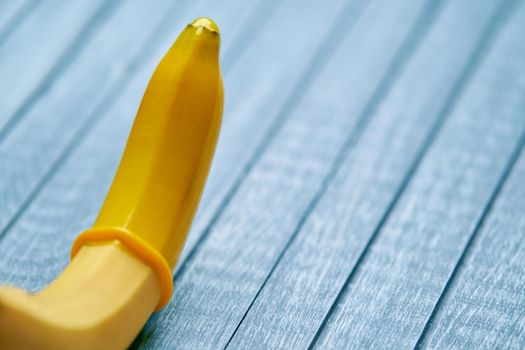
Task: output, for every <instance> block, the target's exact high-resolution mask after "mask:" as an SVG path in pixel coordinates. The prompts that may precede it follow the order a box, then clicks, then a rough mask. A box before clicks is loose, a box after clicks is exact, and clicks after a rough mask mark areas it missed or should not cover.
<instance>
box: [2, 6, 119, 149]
mask: <svg viewBox="0 0 525 350" xmlns="http://www.w3.org/2000/svg"><path fill="white" fill-rule="evenodd" d="M117 5H118V2H116V1H103V0H92V1H88V0H81V1H59V0H50V1H46V2H45V3H42V4H40V5H39V6H38V8H37V9H36V10H35V12H34V13H33V14H32V15H30V16H29V17H28V18H27V19H26V20H25V21H23V23H22V24H21V25H20V26H19V27H18V28H16V30H15V31H14V32H13V33H11V35H9V36H8V37H7V38H6V40H5V41H4V42H3V43H2V45H0V76H1V77H2V79H1V80H0V94H1V95H2V103H1V104H0V140H2V139H3V138H4V137H5V135H6V134H8V133H9V132H10V131H11V129H12V128H13V126H14V124H16V122H17V121H18V120H19V119H21V118H23V114H24V113H25V112H26V111H27V110H28V109H30V108H31V105H32V103H33V102H34V101H35V100H37V99H38V97H39V95H40V94H42V92H44V91H45V90H46V89H47V88H48V86H49V84H50V83H51V82H52V81H53V80H54V79H56V77H57V76H59V75H60V74H61V73H62V71H63V70H64V68H65V67H67V66H68V65H69V64H70V63H71V61H72V60H73V59H74V58H75V57H76V56H77V55H78V53H79V51H80V50H81V48H82V46H83V45H84V43H85V42H86V41H87V40H89V38H90V37H91V36H92V35H93V34H94V33H95V32H96V31H97V28H98V26H99V25H100V24H101V23H103V22H104V20H105V19H106V18H107V17H108V16H110V15H111V13H112V12H113V11H114V10H115V8H116V7H117Z"/></svg>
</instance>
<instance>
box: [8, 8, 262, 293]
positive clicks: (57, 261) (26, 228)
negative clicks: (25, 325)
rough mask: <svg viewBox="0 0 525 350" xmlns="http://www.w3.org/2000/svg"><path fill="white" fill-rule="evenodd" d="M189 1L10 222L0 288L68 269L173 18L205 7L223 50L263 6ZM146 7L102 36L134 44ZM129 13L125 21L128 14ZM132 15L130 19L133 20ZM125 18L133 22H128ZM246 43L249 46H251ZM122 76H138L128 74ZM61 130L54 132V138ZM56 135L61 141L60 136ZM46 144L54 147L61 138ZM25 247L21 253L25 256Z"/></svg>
mask: <svg viewBox="0 0 525 350" xmlns="http://www.w3.org/2000/svg"><path fill="white" fill-rule="evenodd" d="M266 3H267V2H266ZM188 4H191V5H192V6H188V7H185V8H184V10H185V12H181V8H180V7H179V6H175V7H173V8H172V9H171V10H170V11H168V12H167V13H166V15H165V16H164V20H163V21H162V22H163V23H161V25H159V27H157V29H155V30H154V32H153V33H151V35H150V37H153V38H161V43H159V42H157V43H156V44H155V45H154V46H153V47H151V45H150V42H148V43H145V44H144V45H142V47H141V48H138V51H141V52H142V51H146V52H147V55H146V56H144V57H141V59H140V60H138V61H139V62H133V61H132V62H130V64H132V65H139V66H141V67H142V68H140V70H139V71H136V72H134V73H136V74H135V76H134V78H133V80H132V82H130V84H128V85H127V86H126V89H125V91H124V92H123V93H122V94H120V95H118V94H115V95H111V97H112V98H114V99H115V103H114V104H113V105H112V106H108V105H107V104H102V107H98V108H95V109H97V110H98V109H100V116H99V120H100V121H99V122H98V123H91V124H90V125H91V128H93V129H94V130H93V132H92V133H89V131H90V129H89V130H85V129H79V130H80V131H79V133H78V134H79V135H80V136H79V135H77V136H78V139H76V138H75V137H73V139H74V140H76V141H75V143H74V144H73V145H68V146H66V147H65V153H63V154H62V155H61V156H60V158H59V160H58V163H55V165H53V167H54V168H55V170H54V172H52V173H51V174H49V175H47V176H46V178H47V179H48V181H51V183H50V184H49V186H41V187H40V190H41V191H42V192H38V191H37V193H36V194H35V195H34V196H33V197H34V198H35V199H36V201H34V202H32V201H30V202H29V203H27V204H26V205H24V207H23V208H22V209H23V210H22V211H21V212H20V213H19V214H18V215H17V216H16V217H15V221H13V225H12V226H10V227H8V230H7V232H6V234H5V236H4V237H3V239H2V240H0V264H2V265H3V266H4V267H5V266H10V268H9V269H4V268H0V281H1V282H2V283H11V284H14V285H18V286H20V287H24V288H27V289H29V290H38V289H41V288H42V287H44V286H45V285H47V284H48V283H49V282H51V281H52V280H53V279H54V278H55V277H56V275H57V274H58V273H59V272H60V271H61V270H62V269H63V268H64V266H65V264H67V261H68V258H67V256H68V251H69V249H70V247H71V244H72V240H73V239H74V237H75V236H76V235H78V233H79V232H80V231H81V230H83V229H85V228H86V227H90V226H91V224H92V221H93V219H94V217H95V215H96V214H97V212H98V210H99V208H100V206H101V203H102V201H103V199H104V196H105V194H106V192H107V188H108V187H109V184H110V181H111V180H112V178H113V176H114V173H115V170H116V166H117V164H118V161H119V160H120V156H121V153H122V149H123V146H124V143H125V140H126V137H127V135H128V132H129V128H130V127H131V122H132V120H133V117H134V114H135V112H136V109H137V106H138V103H139V102H140V99H141V97H142V94H143V92H144V88H145V85H146V83H147V81H148V80H149V78H150V76H151V73H152V69H153V67H154V65H155V64H156V63H157V62H158V60H159V57H160V56H161V55H162V54H163V53H164V52H165V50H166V49H167V47H168V46H170V45H171V44H172V42H173V38H174V37H175V36H176V34H178V32H179V31H180V30H181V27H182V25H181V23H178V22H177V21H174V18H177V16H179V18H184V20H183V21H184V22H182V23H187V20H189V19H193V18H195V16H197V14H199V13H202V12H203V9H206V12H207V14H209V15H211V16H212V17H214V18H217V19H218V22H219V23H224V25H223V26H222V31H223V32H226V33H231V35H229V36H227V38H224V39H223V40H224V41H225V44H226V46H227V47H230V48H232V49H236V48H237V47H238V45H237V44H232V43H231V42H230V41H231V40H234V38H236V37H238V35H236V33H235V30H245V28H242V27H239V23H241V24H242V23H244V24H245V25H246V26H253V23H254V21H249V18H250V17H251V16H252V15H257V16H261V11H260V10H261V8H260V6H259V5H258V4H257V3H254V2H251V3H246V2H245V1H243V0H238V1H236V2H233V1H230V2H229V4H230V5H231V6H232V7H224V6H222V5H221V3H218V2H215V1H211V0H210V1H201V2H198V3H197V2H194V1H192V2H188ZM143 5H144V3H143V2H142V1H136V2H134V3H133V4H132V3H130V4H129V5H128V4H126V6H131V8H130V9H129V11H128V12H126V11H125V8H123V9H122V12H121V13H120V14H118V15H117V16H120V17H119V18H120V20H116V19H115V21H116V22H115V26H116V27H113V26H112V25H110V23H108V26H109V27H108V28H106V29H105V30H103V31H102V32H101V36H108V35H117V36H118V35H122V36H125V35H124V34H123V33H121V32H120V30H124V31H126V33H127V35H130V34H133V36H131V37H129V38H128V39H126V40H129V39H135V40H136V38H137V37H136V36H134V34H135V33H133V32H129V28H127V25H132V26H136V24H137V23H138V22H139V21H145V20H146V19H142V20H138V19H137V18H136V16H139V17H144V16H145V14H147V13H148V10H146V9H143V8H142V9H141V8H140V6H143ZM137 6H139V7H137ZM157 9H158V8H157ZM137 10H138V11H137ZM239 10H242V11H241V12H242V13H243V14H244V15H240V14H239V13H238V11H239ZM152 11H154V9H153V8H152ZM125 13H127V14H128V16H125ZM131 14H133V16H131V17H129V15H131ZM122 16H124V17H122ZM116 18H117V17H116ZM122 21H125V22H128V24H127V25H125V23H123V22H122ZM142 23H143V24H145V23H144V22H142ZM118 28H120V29H118ZM117 29H118V30H117ZM137 30H143V26H137ZM123 39H124V38H123ZM96 41H97V40H94V42H96ZM146 41H148V40H146ZM105 42H106V41H105V40H103V41H102V43H105ZM102 43H101V44H102ZM243 44H244V45H247V44H248V42H244V43H243ZM93 45H94V44H93ZM96 48H98V47H97V46H94V47H93V50H94V51H92V50H91V48H89V49H87V50H86V52H93V53H94V54H97V55H104V54H103V53H102V52H99V50H95V49H96ZM136 49H137V48H136ZM120 53H122V47H121V48H120ZM103 60H104V58H103ZM81 61H82V60H81ZM144 61H145V62H144ZM88 66H89V65H87V64H82V65H81V66H80V67H79V70H80V69H81V68H84V69H86V67H88ZM136 69H138V68H136ZM88 72H89V70H88ZM124 72H126V73H127V74H131V73H133V71H132V72H130V71H129V70H125V69H124ZM68 84H71V83H68ZM71 89H73V87H71ZM49 98H50V97H48V98H46V100H47V99H49ZM63 131H64V130H61V131H57V132H55V134H59V132H63ZM55 136H56V137H60V135H55ZM49 142H50V144H52V145H54V144H55V143H57V142H59V140H54V141H49ZM79 146H80V148H78V147H79ZM13 151H14V150H13ZM33 153H34V152H33ZM63 163H65V165H64V164H63ZM13 164H14V163H13ZM63 165H64V166H63ZM55 172H57V174H56V175H55ZM26 176H30V175H26ZM40 190H39V191H40ZM22 247H24V249H23V251H20V250H19V249H21V248H22ZM39 259H43V260H44V261H45V263H44V264H41V263H40V260H39ZM15 266H16V268H15ZM18 267H19V268H18Z"/></svg>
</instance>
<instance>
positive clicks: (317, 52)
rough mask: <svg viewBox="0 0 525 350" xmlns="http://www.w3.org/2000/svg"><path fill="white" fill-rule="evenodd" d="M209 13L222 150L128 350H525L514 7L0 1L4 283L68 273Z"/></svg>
mask: <svg viewBox="0 0 525 350" xmlns="http://www.w3.org/2000/svg"><path fill="white" fill-rule="evenodd" d="M203 15H204V16H210V17H212V18H213V19H215V20H216V21H217V22H218V24H219V26H220V27H221V35H222V52H221V56H222V59H221V63H222V66H223V71H224V80H225V90H226V103H225V113H224V122H223V129H222V133H221V137H220V140H219V144H218V148H217V152H216V157H215V161H214V164H213V166H212V170H211V173H210V177H209V181H208V184H207V187H206V189H205V193H204V196H203V200H202V203H201V206H200V209H199V212H198V215H197V217H196V220H195V223H194V225H193V228H192V230H191V232H190V234H189V238H188V242H187V245H186V247H185V249H184V252H183V255H182V258H181V262H180V264H179V266H178V267H177V269H176V271H175V275H174V282H175V293H174V296H173V298H172V301H171V304H170V305H169V306H168V307H167V308H166V309H165V310H163V311H162V312H160V313H158V314H156V315H155V316H154V317H153V318H152V319H151V320H150V321H149V323H148V324H147V326H146V327H145V329H144V330H143V332H142V333H141V335H140V336H139V337H138V338H137V340H136V341H135V343H134V344H133V346H132V348H144V349H146V348H155V349H157V348H191V349H194V348H218V347H219V348H221V347H222V348H224V347H229V348H286V349H288V348H306V347H311V348H313V347H321V348H325V347H326V348H345V349H346V348H361V347H378V348H414V347H420V348H426V347H430V348H468V347H470V348H479V347H481V348H516V349H518V348H522V347H523V346H525V337H524V336H523V334H524V325H525V323H524V321H523V320H524V315H525V308H524V304H523V302H524V300H523V298H522V297H521V294H523V293H521V291H522V290H523V289H524V287H525V284H524V280H523V278H522V275H523V263H522V260H523V259H522V249H521V246H522V243H523V242H522V241H523V219H522V216H523V215H522V214H523V205H524V203H523V200H522V198H523V192H524V191H525V189H524V188H525V187H524V186H522V185H521V182H522V181H520V180H521V179H522V178H523V172H524V171H525V170H524V169H525V165H524V164H525V161H524V158H523V157H524V156H523V155H521V159H520V160H519V162H518V163H517V164H515V161H516V160H517V159H518V157H519V156H520V154H521V153H520V152H521V150H522V148H523V143H524V142H525V136H523V135H525V117H524V114H523V113H524V112H523V111H525V98H524V97H523V96H525V94H524V90H525V78H524V74H523V72H525V66H523V64H524V63H523V62H525V60H524V58H525V57H524V56H525V45H523V40H522V38H523V37H524V35H525V27H524V26H523V23H525V4H524V3H523V1H519V0H482V1H479V2H476V3H473V2H471V1H467V0H448V1H447V0H442V1H433V0H427V1H418V0H401V1H396V2H394V1H392V2H384V1H380V0H372V1H362V0H330V1H326V2H323V3H322V4H321V3H320V2H318V1H314V0H308V1H300V0H284V1H278V0H271V1H265V0H259V1H248V2H247V1H242V0H231V1H227V2H223V1H213V0H196V1H190V0H179V1H171V0H160V1H155V2H148V1H144V0H128V1H120V0H113V1H101V0H96V1H88V0H76V1H67V2H64V1H55V0H50V1H46V2H38V3H37V2H34V1H31V0H26V1H23V0H21V1H12V0H5V1H0V76H2V79H0V94H1V95H2V99H1V100H0V283H11V284H15V285H18V286H21V287H24V288H27V289H29V290H32V291H35V290H38V289H40V288H42V287H44V286H45V285H46V284H48V283H49V282H51V281H52V280H53V279H54V278H55V277H56V276H57V275H58V273H60V271H61V270H62V269H63V267H64V266H65V265H66V264H67V261H68V252H69V249H70V246H71V243H72V240H73V239H74V237H75V236H76V235H77V234H78V233H79V232H80V231H81V230H83V229H85V228H87V227H89V226H90V225H91V224H92V222H93V219H94V218H95V216H96V214H97V212H98V210H99V208H100V205H101V204H102V201H103V199H104V196H105V194H106V192H107V189H108V187H109V184H110V182H111V180H112V178H113V175H114V172H115V169H116V167H117V164H118V161H119V158H120V155H121V152H122V149H123V147H124V144H125V141H126V137H127V134H128V132H129V128H130V126H131V122H132V119H133V116H134V114H135V111H136V108H137V106H138V103H139V101H140V98H141V96H142V93H143V91H144V88H145V86H146V84H147V81H148V79H149V77H150V75H151V73H152V71H153V69H154V67H155V65H156V63H157V62H158V60H159V59H160V57H161V56H162V55H163V53H164V52H165V51H166V50H167V48H168V47H169V46H170V45H171V43H172V42H173V39H174V38H175V37H176V35H177V34H178V33H179V32H180V30H181V29H182V27H183V26H184V25H185V24H186V23H188V22H189V21H191V20H192V19H193V18H195V17H197V16H203ZM35 53H36V54H35ZM509 176H510V178H509Z"/></svg>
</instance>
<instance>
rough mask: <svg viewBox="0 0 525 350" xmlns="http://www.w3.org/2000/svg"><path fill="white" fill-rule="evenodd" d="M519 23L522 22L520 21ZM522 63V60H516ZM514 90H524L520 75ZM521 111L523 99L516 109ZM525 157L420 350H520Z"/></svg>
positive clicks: (524, 299) (524, 334)
mask: <svg viewBox="0 0 525 350" xmlns="http://www.w3.org/2000/svg"><path fill="white" fill-rule="evenodd" d="M522 18H523V17H522ZM520 59H521V60H523V57H522V58H520ZM519 79H520V83H519V85H520V86H519V87H518V89H519V90H521V91H522V95H523V92H524V91H525V76H524V75H523V74H521V77H520V78H519ZM516 108H517V109H516V112H518V113H521V112H522V111H523V110H524V109H525V100H522V104H521V106H519V107H518V106H516ZM523 179H525V154H524V153H523V151H522V155H521V159H520V160H519V162H518V163H517V164H516V167H515V169H514V171H513V172H512V175H511V177H510V179H509V181H508V183H507V184H506V185H505V187H504V190H503V191H502V194H501V195H500V198H498V201H497V202H496V204H495V207H494V210H493V212H492V213H491V214H490V216H489V217H488V219H487V221H486V224H485V225H484V227H483V228H482V230H481V231H480V232H479V234H478V236H477V237H475V239H474V241H473V243H472V245H471V247H470V249H469V251H468V252H467V255H466V256H465V260H464V263H463V264H461V265H460V266H459V269H458V271H457V276H456V279H455V280H453V283H452V284H451V285H450V287H449V288H448V290H447V291H446V294H445V296H444V298H443V301H442V307H441V308H440V310H439V311H440V312H438V313H437V315H436V317H435V318H434V320H433V327H432V328H430V330H429V333H428V334H427V336H426V338H425V339H423V340H422V342H421V345H422V347H424V348H427V347H428V348H433V349H445V348H458V349H459V348H462V349H466V348H471V349H523V348H524V347H525V320H524V318H525V294H524V293H523V288H524V286H525V274H524V270H525V266H524V264H525V246H524V244H525V240H524V236H525V215H523V214H524V213H525V181H523Z"/></svg>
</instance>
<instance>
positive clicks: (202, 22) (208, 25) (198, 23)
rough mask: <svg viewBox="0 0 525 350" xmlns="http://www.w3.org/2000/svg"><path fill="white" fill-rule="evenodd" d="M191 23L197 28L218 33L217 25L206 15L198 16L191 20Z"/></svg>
mask: <svg viewBox="0 0 525 350" xmlns="http://www.w3.org/2000/svg"><path fill="white" fill-rule="evenodd" d="M191 25H192V26H193V27H196V28H199V29H200V28H202V29H206V30H208V31H210V32H212V33H216V34H220V32H219V27H218V26H217V24H216V23H215V22H214V21H212V20H211V19H209V18H207V17H199V18H197V19H196V20H194V21H193V22H191Z"/></svg>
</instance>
